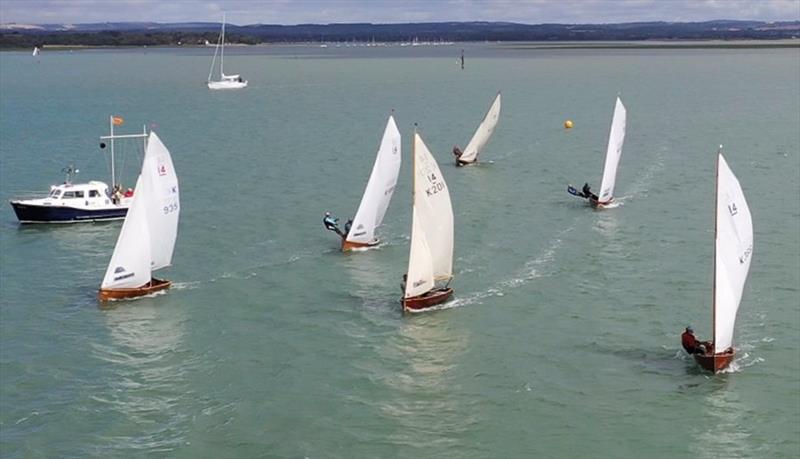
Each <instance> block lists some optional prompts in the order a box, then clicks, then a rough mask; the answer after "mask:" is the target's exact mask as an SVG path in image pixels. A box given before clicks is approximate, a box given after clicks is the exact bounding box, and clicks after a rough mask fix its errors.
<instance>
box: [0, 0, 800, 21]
mask: <svg viewBox="0 0 800 459" xmlns="http://www.w3.org/2000/svg"><path fill="white" fill-rule="evenodd" d="M223 11H225V12H227V16H228V22H230V23H233V24H237V25H246V24H256V23H261V24H304V23H316V24H329V23H352V22H372V23H398V22H446V21H507V22H519V23H524V24H541V23H562V24H580V23H584V24H585V23H592V24H598V23H614V22H635V21H707V20H712V19H748V20H760V21H797V20H800V0H327V1H326V0H216V1H215V0H0V23H12V22H13V23H18V24H19V23H22V24H43V23H57V24H58V23H68V24H69V23H91V22H142V21H144V22H162V23H163V22H195V21H201V22H219V20H220V18H221V16H222V12H223Z"/></svg>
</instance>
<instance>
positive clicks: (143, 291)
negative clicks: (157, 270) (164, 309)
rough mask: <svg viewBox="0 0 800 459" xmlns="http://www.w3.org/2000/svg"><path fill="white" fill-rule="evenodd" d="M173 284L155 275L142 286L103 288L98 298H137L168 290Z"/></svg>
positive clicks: (110, 299)
mask: <svg viewBox="0 0 800 459" xmlns="http://www.w3.org/2000/svg"><path fill="white" fill-rule="evenodd" d="M170 286H172V282H170V281H168V280H163V279H156V278H155V277H154V278H152V279H150V282H148V283H146V284H145V285H143V286H141V287H134V288H109V289H104V288H101V289H100V290H99V291H98V292H97V298H98V299H99V300H100V301H113V300H124V299H128V298H137V297H140V296H145V295H150V294H152V293H156V292H160V291H161V290H166V289H168V288H170Z"/></svg>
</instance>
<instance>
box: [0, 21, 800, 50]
mask: <svg viewBox="0 0 800 459" xmlns="http://www.w3.org/2000/svg"><path fill="white" fill-rule="evenodd" d="M104 29H107V30H104ZM227 31H228V34H226V41H227V42H230V43H241V44H259V43H302V42H350V41H359V42H367V41H380V42H402V41H411V40H420V41H437V40H438V41H442V40H444V41H454V42H457V41H510V42H513V41H640V40H775V39H787V38H797V37H798V36H800V21H792V22H771V23H767V22H759V21H707V22H691V23H673V22H641V23H627V24H584V25H574V24H537V25H528V24H515V23H507V22H445V23H409V24H299V25H288V26H287V25H267V24H256V25H247V26H237V25H233V24H229V25H228V26H227ZM218 33H219V25H218V24H214V23H189V24H156V23H147V24H139V23H116V24H77V25H69V26H67V25H58V24H50V25H45V26H15V25H14V24H3V25H2V26H0V48H31V47H33V46H42V45H49V46H57V45H64V46H145V45H147V46H179V45H197V44H204V43H205V42H206V41H208V42H209V43H212V44H213V43H216V41H217V38H218Z"/></svg>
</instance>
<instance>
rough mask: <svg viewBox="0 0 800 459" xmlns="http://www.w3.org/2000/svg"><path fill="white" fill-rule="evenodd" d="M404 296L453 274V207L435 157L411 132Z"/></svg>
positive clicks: (415, 293) (417, 136) (408, 295)
mask: <svg viewBox="0 0 800 459" xmlns="http://www.w3.org/2000/svg"><path fill="white" fill-rule="evenodd" d="M412 218H413V220H414V221H413V225H412V231H411V253H410V255H409V260H408V265H409V266H408V280H407V283H406V297H407V298H408V297H411V296H417V295H420V294H422V293H425V292H427V291H430V290H431V289H433V280H444V279H450V278H451V277H452V275H453V207H452V205H451V203H450V193H449V191H448V189H447V184H446V183H445V181H444V177H443V176H442V173H441V171H440V170H439V166H438V164H436V160H435V159H434V158H433V156H432V155H431V152H430V151H429V150H428V147H427V146H425V143H424V142H423V141H422V138H421V137H420V136H419V134H417V133H414V207H413V213H412ZM426 281H427V282H426Z"/></svg>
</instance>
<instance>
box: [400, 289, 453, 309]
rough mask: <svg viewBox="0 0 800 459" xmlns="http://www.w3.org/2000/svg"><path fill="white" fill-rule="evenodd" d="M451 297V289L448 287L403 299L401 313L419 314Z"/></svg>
mask: <svg viewBox="0 0 800 459" xmlns="http://www.w3.org/2000/svg"><path fill="white" fill-rule="evenodd" d="M452 295H453V289H452V288H450V287H444V288H439V289H435V290H431V291H428V292H426V293H424V294H422V295H420V296H412V297H408V298H403V300H402V301H403V311H405V312H421V311H424V310H426V309H428V308H430V307H433V306H436V305H437V304H442V303H444V302H445V301H447V300H448V299H450V297H451V296H452Z"/></svg>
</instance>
